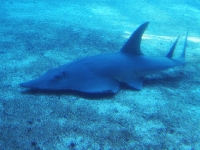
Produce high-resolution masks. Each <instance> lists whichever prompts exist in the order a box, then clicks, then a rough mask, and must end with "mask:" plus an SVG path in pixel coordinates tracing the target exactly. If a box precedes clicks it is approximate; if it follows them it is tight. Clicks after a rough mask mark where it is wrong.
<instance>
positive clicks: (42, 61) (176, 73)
mask: <svg viewBox="0 0 200 150" xmlns="http://www.w3.org/2000/svg"><path fill="white" fill-rule="evenodd" d="M199 7H200V2H198V1H194V2H193V1H190V2H188V1H186V0H185V1H184V0H180V1H179V0H178V1H176V2H174V1H172V0H171V1H164V0H162V1H157V0H154V1H151V2H149V1H147V0H144V1H136V0H132V1H131V0H129V1H122V0H117V1H116V0H115V1H114V0H109V1H103V0H102V1H90V0H86V1H67V2H66V1H64V0H62V1H54V0H53V1H51V2H49V1H45V0H42V1H39V0H32V1H30V0H29V1H25V0H21V1H20V0H18V1H12V0H10V1H6V0H2V1H1V4H0V37H1V38H0V64H1V65H0V91H1V92H0V115H1V116H0V150H16V149H23V150H29V149H38V150H39V149H41V150H45V149H54V150H66V149H74V150H82V149H142V150H143V149H144V150H147V149H158V150H160V149H180V150H193V149H195V150H198V149H200V140H199V139H200V78H199V70H200V59H199V56H200V32H199V26H200V15H199V14H200V10H199ZM146 21H149V22H150V24H149V26H148V28H147V29H146V31H145V33H144V35H143V40H142V44H141V49H142V51H143V53H144V54H146V55H152V56H165V55H166V53H167V52H168V50H169V49H170V46H171V45H172V43H173V42H174V40H175V39H176V37H177V36H178V35H180V39H179V42H178V45H177V48H176V50H175V57H178V56H179V55H180V53H181V51H182V48H183V42H184V38H185V34H186V31H187V29H188V30H189V34H188V44H187V50H186V64H185V65H184V66H181V67H178V68H174V69H169V70H166V71H163V72H160V73H157V74H153V75H151V76H147V77H145V80H144V83H143V89H142V90H141V91H136V90H133V89H131V88H130V87H127V86H126V85H121V87H120V90H119V91H118V92H117V94H115V95H98V94H97V95H90V94H85V93H77V92H74V91H60V92H55V91H50V92H47V91H30V90H27V89H24V88H21V87H20V86H19V83H21V82H24V81H28V80H31V79H34V78H37V77H39V76H40V75H42V74H43V73H45V72H46V71H47V70H48V69H50V68H55V67H57V66H59V65H62V64H66V63H68V62H71V61H73V60H76V59H79V58H83V57H86V56H92V55H95V54H102V53H112V52H116V51H119V50H120V48H121V47H122V46H123V45H124V43H125V42H126V40H127V39H128V38H129V36H130V35H131V33H132V32H133V31H134V30H135V29H136V28H137V27H138V26H139V25H140V24H142V23H144V22H146ZM102 61H103V60H102Z"/></svg>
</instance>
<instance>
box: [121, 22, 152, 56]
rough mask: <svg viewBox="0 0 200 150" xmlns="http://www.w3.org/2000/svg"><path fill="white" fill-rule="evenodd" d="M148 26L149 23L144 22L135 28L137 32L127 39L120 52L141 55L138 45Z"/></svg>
mask: <svg viewBox="0 0 200 150" xmlns="http://www.w3.org/2000/svg"><path fill="white" fill-rule="evenodd" d="M148 24H149V22H145V23H143V24H142V25H140V26H139V27H138V28H137V30H136V31H135V32H134V33H133V34H132V35H131V37H130V38H129V39H128V41H127V42H126V44H125V45H124V46H123V47H122V49H121V52H123V53H127V54H132V55H142V52H141V50H140V43H141V39H142V35H143V33H144V31H145V29H146V28H147V26H148Z"/></svg>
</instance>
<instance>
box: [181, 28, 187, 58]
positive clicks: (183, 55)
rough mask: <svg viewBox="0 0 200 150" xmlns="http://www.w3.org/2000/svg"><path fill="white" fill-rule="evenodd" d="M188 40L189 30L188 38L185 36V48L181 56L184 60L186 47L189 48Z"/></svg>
mask: <svg viewBox="0 0 200 150" xmlns="http://www.w3.org/2000/svg"><path fill="white" fill-rule="evenodd" d="M187 38H188V30H187V33H186V36H185V43H184V46H183V51H182V53H181V56H180V58H183V59H185V50H186V47H187Z"/></svg>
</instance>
